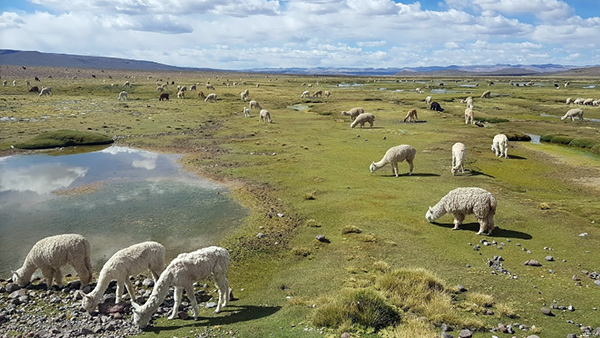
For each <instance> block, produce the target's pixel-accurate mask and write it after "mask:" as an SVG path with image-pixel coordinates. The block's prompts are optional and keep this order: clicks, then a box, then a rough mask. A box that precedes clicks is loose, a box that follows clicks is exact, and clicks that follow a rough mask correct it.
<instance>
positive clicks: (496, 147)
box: [492, 134, 508, 158]
mask: <svg viewBox="0 0 600 338" xmlns="http://www.w3.org/2000/svg"><path fill="white" fill-rule="evenodd" d="M492 151H493V152H494V154H496V156H498V157H502V155H504V158H508V137H506V135H504V134H498V135H496V136H494V140H493V141H492Z"/></svg>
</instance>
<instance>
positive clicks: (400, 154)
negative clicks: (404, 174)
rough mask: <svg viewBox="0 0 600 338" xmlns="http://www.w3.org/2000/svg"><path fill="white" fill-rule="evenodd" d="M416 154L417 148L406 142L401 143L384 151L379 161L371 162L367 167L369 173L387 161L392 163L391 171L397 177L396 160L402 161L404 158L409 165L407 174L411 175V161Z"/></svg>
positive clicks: (384, 164) (381, 166) (383, 165)
mask: <svg viewBox="0 0 600 338" xmlns="http://www.w3.org/2000/svg"><path fill="white" fill-rule="evenodd" d="M416 154H417V150H416V149H415V148H413V147H412V146H409V145H407V144H401V145H399V146H395V147H392V148H390V149H388V151H386V152H385V155H384V156H383V158H382V159H381V160H380V161H379V162H373V163H371V166H370V167H369V169H370V170H371V173H373V172H375V170H379V169H381V168H383V167H385V166H386V165H387V164H388V163H389V164H391V165H392V171H393V173H394V175H396V177H398V162H403V161H404V160H406V162H407V163H408V166H409V171H408V175H412V171H413V161H414V159H415V155H416Z"/></svg>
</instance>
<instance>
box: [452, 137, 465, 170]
mask: <svg viewBox="0 0 600 338" xmlns="http://www.w3.org/2000/svg"><path fill="white" fill-rule="evenodd" d="M466 155H467V147H465V145H464V144H462V143H460V142H457V143H454V145H453V146H452V169H451V172H452V175H456V173H457V172H458V170H459V169H460V171H461V172H462V173H463V174H464V173H465V157H466Z"/></svg>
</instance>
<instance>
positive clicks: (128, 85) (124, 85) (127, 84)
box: [123, 81, 131, 87]
mask: <svg viewBox="0 0 600 338" xmlns="http://www.w3.org/2000/svg"><path fill="white" fill-rule="evenodd" d="M123 87H131V84H130V83H129V81H125V83H123Z"/></svg>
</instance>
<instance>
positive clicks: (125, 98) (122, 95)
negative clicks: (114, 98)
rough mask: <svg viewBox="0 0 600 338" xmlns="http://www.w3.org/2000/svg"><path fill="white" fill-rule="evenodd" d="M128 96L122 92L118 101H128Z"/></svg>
mask: <svg viewBox="0 0 600 338" xmlns="http://www.w3.org/2000/svg"><path fill="white" fill-rule="evenodd" d="M127 95H128V94H127V92H125V91H123V92H120V93H119V98H118V100H119V101H127Z"/></svg>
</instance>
